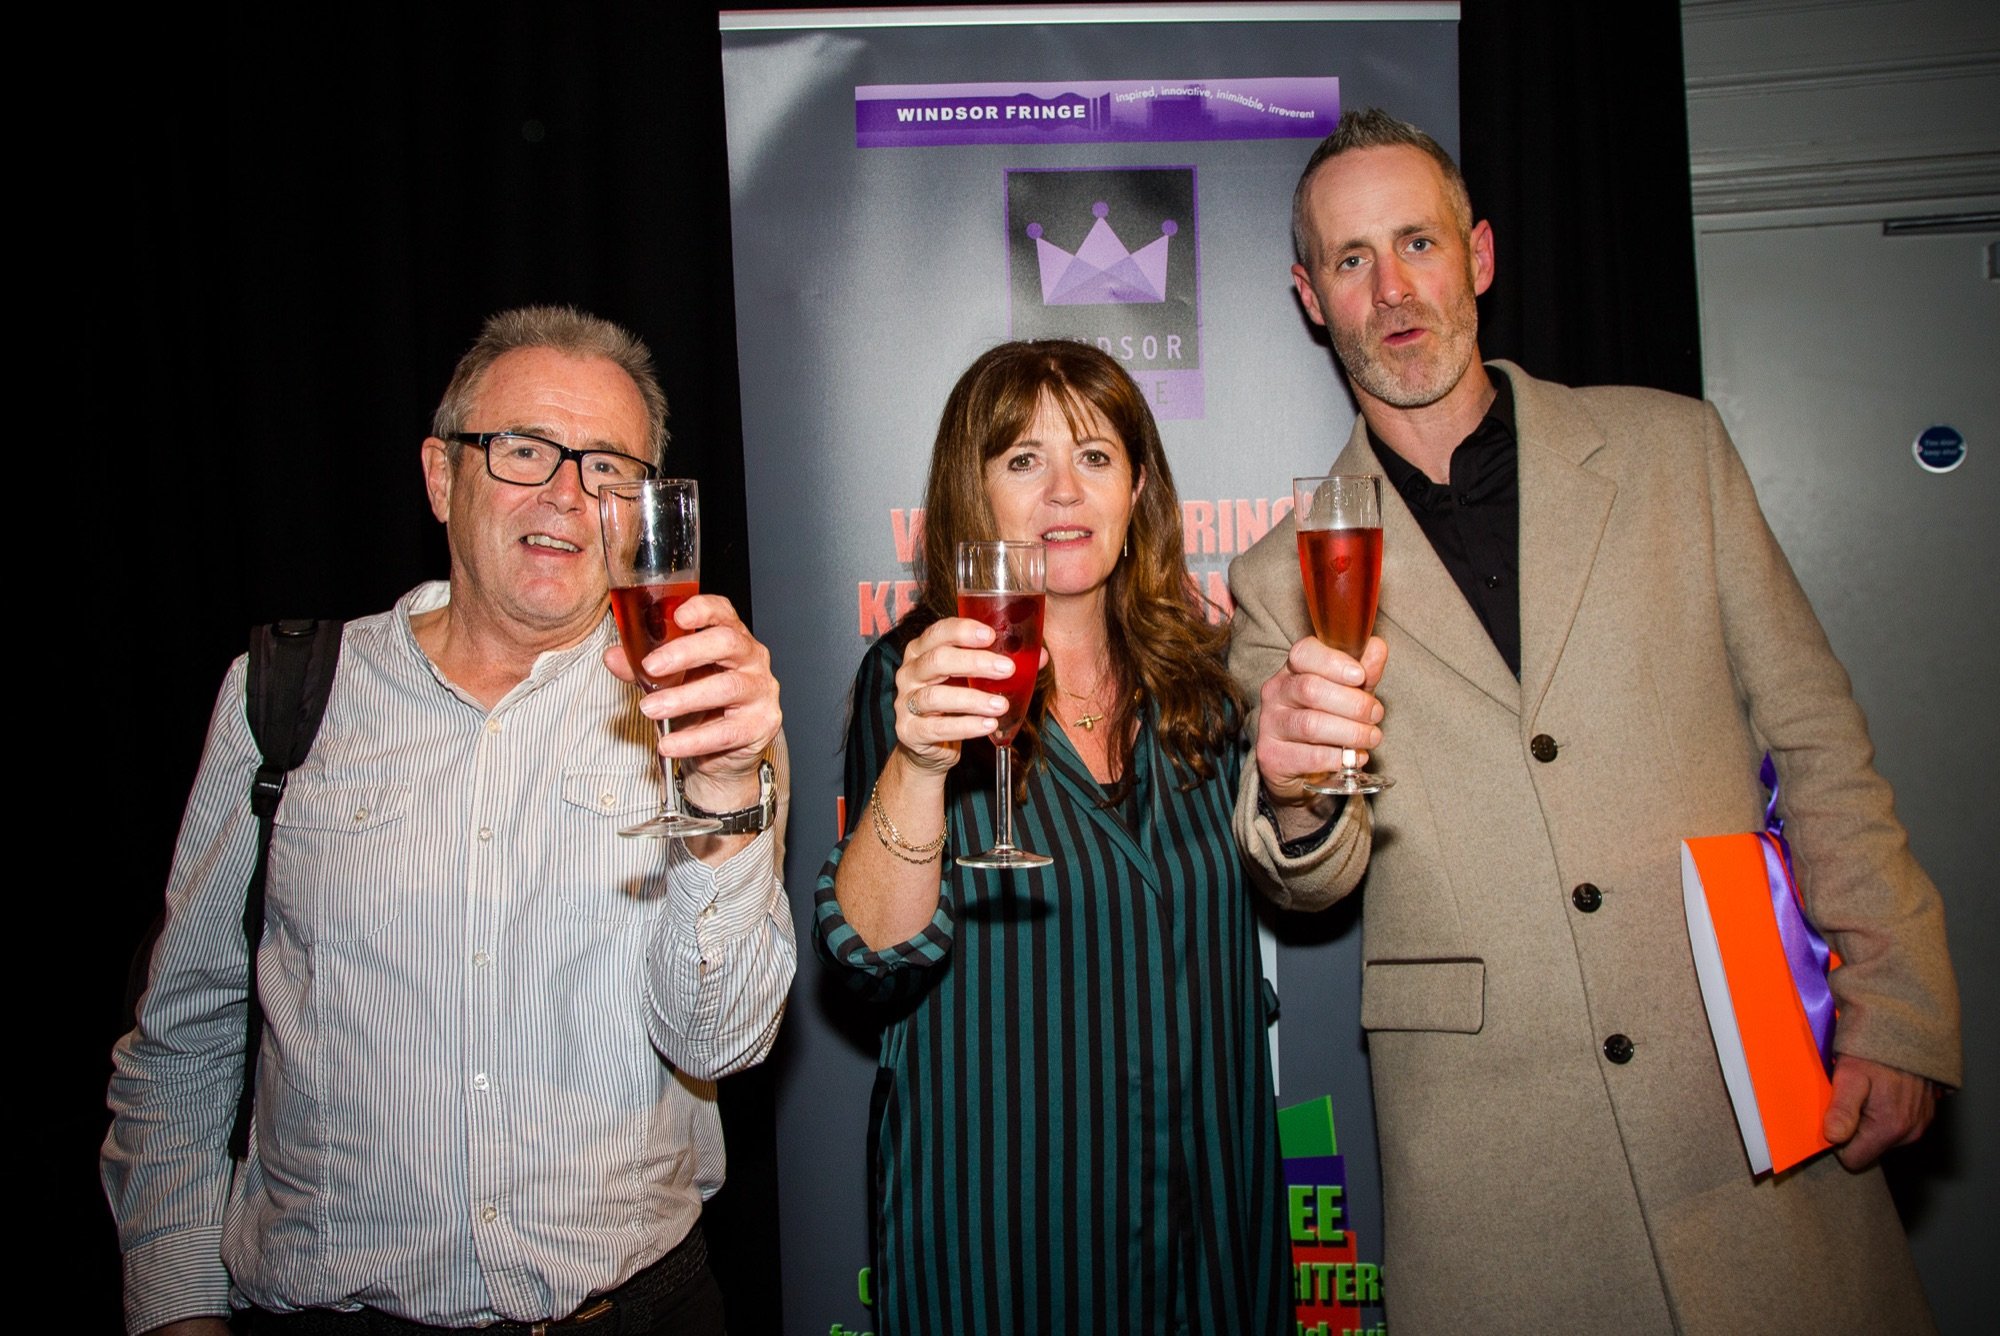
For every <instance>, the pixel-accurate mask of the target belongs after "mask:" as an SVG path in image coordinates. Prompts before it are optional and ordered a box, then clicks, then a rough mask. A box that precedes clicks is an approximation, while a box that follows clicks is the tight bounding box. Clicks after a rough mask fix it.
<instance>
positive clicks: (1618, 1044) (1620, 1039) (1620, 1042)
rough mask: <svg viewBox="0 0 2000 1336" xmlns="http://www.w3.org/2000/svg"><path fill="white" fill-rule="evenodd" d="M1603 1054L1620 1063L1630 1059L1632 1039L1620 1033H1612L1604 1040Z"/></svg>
mask: <svg viewBox="0 0 2000 1336" xmlns="http://www.w3.org/2000/svg"><path fill="white" fill-rule="evenodd" d="M1604 1056H1605V1057H1607V1058H1609V1059H1611V1060H1612V1061H1613V1062H1616V1063H1621V1064H1622V1063H1627V1062H1630V1061H1632V1041H1631V1040H1629V1039H1627V1038H1626V1037H1625V1036H1624V1035H1622V1034H1615V1035H1612V1036H1611V1037H1610V1038H1609V1039H1607V1040H1605V1041H1604Z"/></svg>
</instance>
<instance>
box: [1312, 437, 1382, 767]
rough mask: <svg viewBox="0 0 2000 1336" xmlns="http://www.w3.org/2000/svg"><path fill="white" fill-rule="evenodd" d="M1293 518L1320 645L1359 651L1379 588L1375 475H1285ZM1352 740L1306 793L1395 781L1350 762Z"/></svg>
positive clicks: (1378, 500) (1372, 624)
mask: <svg viewBox="0 0 2000 1336" xmlns="http://www.w3.org/2000/svg"><path fill="white" fill-rule="evenodd" d="M1292 519H1293V521H1294V523H1296V524H1297V526H1298V533H1299V571H1300V573H1301V574H1302V575H1303V576H1304V577H1305V585H1306V609H1307V611H1309V612H1310V613H1311V614H1312V624H1313V634H1314V635H1316V636H1318V637H1319V641H1320V643H1321V644H1322V645H1328V646H1331V647H1332V648H1334V649H1337V650H1340V651H1342V652H1343V653H1345V654H1347V655H1348V656H1349V657H1350V658H1354V659H1359V658H1360V657H1361V651H1362V650H1364V649H1366V648H1367V647H1368V637H1369V636H1370V635H1371V634H1373V633H1374V630H1375V604H1376V601H1377V600H1378V599H1379V598H1380V597H1381V593H1382V480H1381V479H1380V478H1378V477H1374V476H1372V475H1356V474H1334V475H1333V476H1331V477H1325V478H1294V479H1292ZM1354 763H1355V755H1354V749H1353V748H1352V747H1344V748H1342V749H1341V768H1340V771H1339V773H1338V774H1334V775H1328V776H1323V777H1321V778H1318V779H1309V780H1307V781H1306V785H1305V786H1306V788H1307V789H1308V790H1310V791H1311V792H1313V793H1335V794H1347V795H1353V794H1360V793H1380V792H1381V791H1382V790H1383V789H1386V788H1388V787H1389V786H1390V785H1391V784H1394V783H1395V781H1394V780H1392V779H1388V778H1385V777H1384V776H1381V775H1371V774H1368V773H1366V772H1364V771H1361V770H1357V769H1356V768H1355V764H1354Z"/></svg>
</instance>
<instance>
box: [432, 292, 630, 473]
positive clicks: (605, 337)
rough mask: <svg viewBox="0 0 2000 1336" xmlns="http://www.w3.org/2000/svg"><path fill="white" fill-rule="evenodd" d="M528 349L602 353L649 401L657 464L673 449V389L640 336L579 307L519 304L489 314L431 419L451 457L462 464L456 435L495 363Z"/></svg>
mask: <svg viewBox="0 0 2000 1336" xmlns="http://www.w3.org/2000/svg"><path fill="white" fill-rule="evenodd" d="M524 348H552V349H554V350H555V351H556V352H559V353H564V354H566V355H568V356H570V357H602V358H605V359H606V360H608V361H610V362H611V363H613V364H614V365H615V366H617V367H618V369H619V370H621V371H623V372H624V373H625V374H626V375H628V376H630V377H631V378H632V384H633V385H634V386H635V387H636V388H637V389H638V391H639V399H640V401H641V402H643V403H644V404H645V405H646V432H647V440H646V448H647V452H648V455H649V457H650V458H651V459H652V461H653V462H654V463H655V464H658V463H660V462H661V461H662V460H663V459H664V458H665V457H666V452H667V393H666V391H665V390H662V389H661V388H660V378H659V377H658V376H657V375H655V374H654V373H653V355H652V353H650V352H648V351H647V350H646V345H645V344H643V343H641V342H640V341H639V338H638V336H637V335H635V334H633V333H632V332H631V331H630V330H628V329H625V328H623V327H622V326H619V325H614V324H613V323H611V322H610V321H609V320H605V319H603V318H601V317H599V316H594V315H589V314H586V313H585V312H583V311H579V310H577V309H576V308H575V307H574V306H517V307H515V308H514V309H513V310H511V311H501V312H500V313H499V314H497V315H494V316H490V317H488V319H487V321H486V324H485V326H484V327H482V328H481V329H480V331H479V337H478V338H477V339H474V340H473V343H472V346H471V347H470V348H468V349H466V350H465V356H463V357H461V358H459V359H458V366H457V367H456V368H455V369H454V370H453V371H452V373H451V383H450V384H449V385H447V386H445V387H444V398H443V399H440V400H439V401H438V406H437V412H436V413H435V414H434V415H432V418H431V434H432V435H433V436H436V437H437V438H438V439H440V440H442V441H444V442H445V447H446V456H447V457H448V458H449V459H450V460H451V462H452V463H454V464H456V463H457V462H458V456H459V453H460V451H461V450H462V448H463V447H461V446H460V445H459V444H458V443H457V442H455V441H453V440H452V439H451V437H452V434H453V433H454V432H461V431H464V430H465V422H466V419H467V418H468V417H470V416H471V414H472V400H473V396H474V395H476V394H478V392H479V384H480V382H481V381H482V380H484V379H485V377H486V372H487V370H488V369H489V368H491V367H492V365H493V364H494V363H495V362H497V361H499V360H500V359H501V358H502V357H504V356H506V355H507V354H508V353H512V352H519V351H521V350H522V349H524Z"/></svg>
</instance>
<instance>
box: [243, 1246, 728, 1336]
mask: <svg viewBox="0 0 2000 1336" xmlns="http://www.w3.org/2000/svg"><path fill="white" fill-rule="evenodd" d="M707 1269H708V1243H707V1241H706V1240H705V1239H704V1238H703V1237H702V1232H701V1224H700V1222H699V1221H697V1222H696V1223H695V1226H694V1228H693V1229H691V1230H689V1231H688V1235H687V1237H686V1238H684V1239H682V1240H681V1241H680V1242H679V1243H677V1244H675V1245H674V1246H673V1247H672V1248H671V1249H670V1250H668V1252H667V1255H666V1256H664V1257H662V1258H661V1259H660V1260H659V1261H657V1262H655V1263H653V1264H652V1265H651V1266H649V1267H647V1268H646V1269H645V1270H643V1271H641V1272H638V1273H637V1274H636V1275H634V1276H633V1277H632V1278H631V1279H630V1280H628V1281H626V1282H625V1283H624V1284H623V1285H620V1286H619V1287H618V1288H617V1289H615V1290H607V1291H606V1292H604V1293H603V1294H596V1295H592V1296H591V1297H590V1298H588V1299H586V1300H584V1303H583V1306H582V1307H581V1308H579V1309H577V1310H576V1311H575V1312H574V1313H571V1314H570V1315H569V1316H568V1317H565V1318H553V1319H550V1320H548V1321H546V1322H494V1323H491V1324H490V1325H487V1326H484V1327H478V1328H463V1327H433V1326H429V1325H427V1324H425V1323H422V1322H412V1321H410V1320H409V1319H408V1318H402V1317H397V1316H396V1315H395V1314H393V1313H384V1312H382V1311H381V1310H380V1309H376V1308H357V1309H354V1310H351V1311H346V1310H342V1309H338V1308H305V1309H300V1310H299V1311H298V1312H296V1313H273V1312H269V1311H267V1310H264V1309H253V1310H251V1312H250V1315H249V1316H250V1331H251V1333H252V1336H257V1333H262V1332H271V1333H273V1334H274V1336H440V1334H441V1333H453V1332H462V1331H466V1330H476V1331H478V1332H479V1333H480V1336H545V1334H546V1336H557V1334H558V1333H564V1332H575V1333H577V1336H618V1334H619V1333H620V1332H624V1331H627V1330H634V1331H642V1330H644V1329H645V1325H646V1324H647V1323H648V1322H649V1321H650V1320H651V1315H652V1313H653V1311H654V1310H655V1309H657V1308H660V1307H663V1306H664V1305H665V1304H666V1303H667V1302H668V1301H669V1300H671V1299H672V1298H673V1297H674V1296H675V1295H677V1294H679V1293H680V1292H681V1291H682V1290H683V1289H685V1288H687V1287H688V1286H689V1285H691V1284H693V1283H694V1282H695V1281H697V1280H699V1279H701V1277H702V1276H703V1274H704V1273H705V1272H706V1271H707Z"/></svg>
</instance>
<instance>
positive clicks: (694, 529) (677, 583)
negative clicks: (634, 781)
mask: <svg viewBox="0 0 2000 1336" xmlns="http://www.w3.org/2000/svg"><path fill="white" fill-rule="evenodd" d="M597 514H598V518H599V519H600V520H601V521H602V524H603V532H604V568H605V570H606V572H607V573H608V574H609V575H610V577H611V615H612V616H613V618H615V619H616V620H617V622H618V636H619V639H621V640H622V641H624V642H625V657H626V658H627V659H629V660H631V662H632V672H633V673H634V674H635V675H636V676H637V677H638V679H639V682H640V684H641V685H643V686H644V687H645V688H646V690H648V691H659V690H661V689H662V688H665V687H671V686H678V685H679V684H680V677H679V675H676V676H675V677H673V678H672V679H671V680H656V679H654V678H652V677H649V676H647V674H646V669H645V667H644V664H645V661H646V656H647V655H648V654H650V653H652V651H654V650H656V649H658V648H659V647H660V646H661V645H664V644H666V643H667V642H668V641H669V640H674V639H677V638H678V637H679V636H680V635H681V628H680V627H679V626H678V625H676V624H675V622H674V612H675V610H676V609H678V608H679V607H680V605H681V604H683V603H685V602H687V601H688V600H689V599H690V598H693V597H694V596H695V595H696V594H698V593H700V592H701V502H700V499H699V497H698V496H697V494H696V492H695V485H694V480H693V479H691V478H654V479H651V480H650V481H646V482H624V483H607V484H605V485H604V486H603V487H600V488H599V489H598V492H597ZM659 725H660V736H661V737H665V736H666V735H667V721H666V720H664V719H662V720H660V721H659ZM660 773H661V775H662V776H663V777H664V779H665V781H666V791H665V794H664V796H663V797H662V798H661V800H660V810H659V813H658V814H657V815H656V816H653V817H651V818H650V819H648V820H645V821H642V822H640V823H639V824H638V825H636V826H628V827H627V828H625V829H624V830H621V831H619V832H618V833H619V834H620V835H627V836H635V837H646V838H652V839H664V838H666V837H668V836H672V835H681V836H685V835H709V834H713V833H714V832H715V831H718V830H720V829H722V823H721V822H719V821H717V820H715V819H714V818H713V817H704V816H694V815H692V814H690V813H689V812H687V811H685V810H683V809H682V807H681V786H680V782H679V780H678V778H677V770H676V768H675V764H674V762H673V761H672V760H671V759H670V758H668V757H665V756H662V757H661V758H660Z"/></svg>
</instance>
